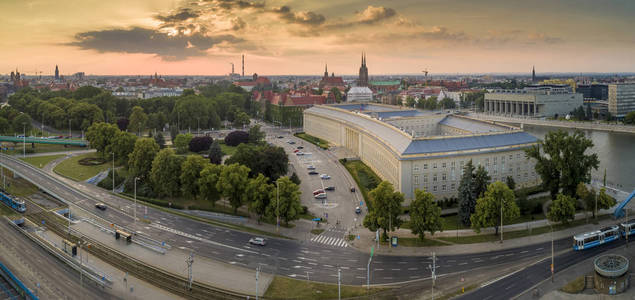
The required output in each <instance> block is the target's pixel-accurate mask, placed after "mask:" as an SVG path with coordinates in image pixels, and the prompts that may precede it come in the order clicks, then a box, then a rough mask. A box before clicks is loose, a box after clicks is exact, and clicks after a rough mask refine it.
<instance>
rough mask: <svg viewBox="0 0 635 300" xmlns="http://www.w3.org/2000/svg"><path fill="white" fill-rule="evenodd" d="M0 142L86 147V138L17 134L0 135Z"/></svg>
mask: <svg viewBox="0 0 635 300" xmlns="http://www.w3.org/2000/svg"><path fill="white" fill-rule="evenodd" d="M0 142H11V143H29V144H53V145H69V146H79V147H86V146H87V145H88V141H86V140H71V139H49V138H38V137H17V136H0Z"/></svg>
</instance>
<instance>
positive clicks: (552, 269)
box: [547, 221, 555, 282]
mask: <svg viewBox="0 0 635 300" xmlns="http://www.w3.org/2000/svg"><path fill="white" fill-rule="evenodd" d="M547 224H549V228H551V282H553V281H554V278H553V277H554V267H555V266H554V264H553V259H554V257H553V226H552V225H551V222H549V221H547Z"/></svg>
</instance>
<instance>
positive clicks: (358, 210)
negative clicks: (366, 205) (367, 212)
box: [355, 206, 362, 215]
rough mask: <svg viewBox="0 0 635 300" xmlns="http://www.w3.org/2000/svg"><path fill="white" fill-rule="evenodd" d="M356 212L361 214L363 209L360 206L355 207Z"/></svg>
mask: <svg viewBox="0 0 635 300" xmlns="http://www.w3.org/2000/svg"><path fill="white" fill-rule="evenodd" d="M355 213H356V214H358V215H359V214H361V213H362V209H361V208H359V206H357V207H355Z"/></svg>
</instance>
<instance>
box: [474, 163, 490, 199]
mask: <svg viewBox="0 0 635 300" xmlns="http://www.w3.org/2000/svg"><path fill="white" fill-rule="evenodd" d="M490 180H492V178H491V177H490V176H489V174H487V170H485V168H484V167H483V166H482V165H479V166H478V168H476V172H474V186H473V191H474V196H475V197H476V198H480V197H483V195H484V194H485V191H486V190H487V185H488V184H489V182H490Z"/></svg>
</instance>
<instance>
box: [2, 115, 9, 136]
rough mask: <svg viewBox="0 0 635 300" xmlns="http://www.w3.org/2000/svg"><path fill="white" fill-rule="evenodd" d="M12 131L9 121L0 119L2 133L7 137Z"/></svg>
mask: <svg viewBox="0 0 635 300" xmlns="http://www.w3.org/2000/svg"><path fill="white" fill-rule="evenodd" d="M10 131H11V125H9V121H8V120H7V119H5V118H3V117H0V133H1V134H4V135H7V134H8V133H9V132H10Z"/></svg>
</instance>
